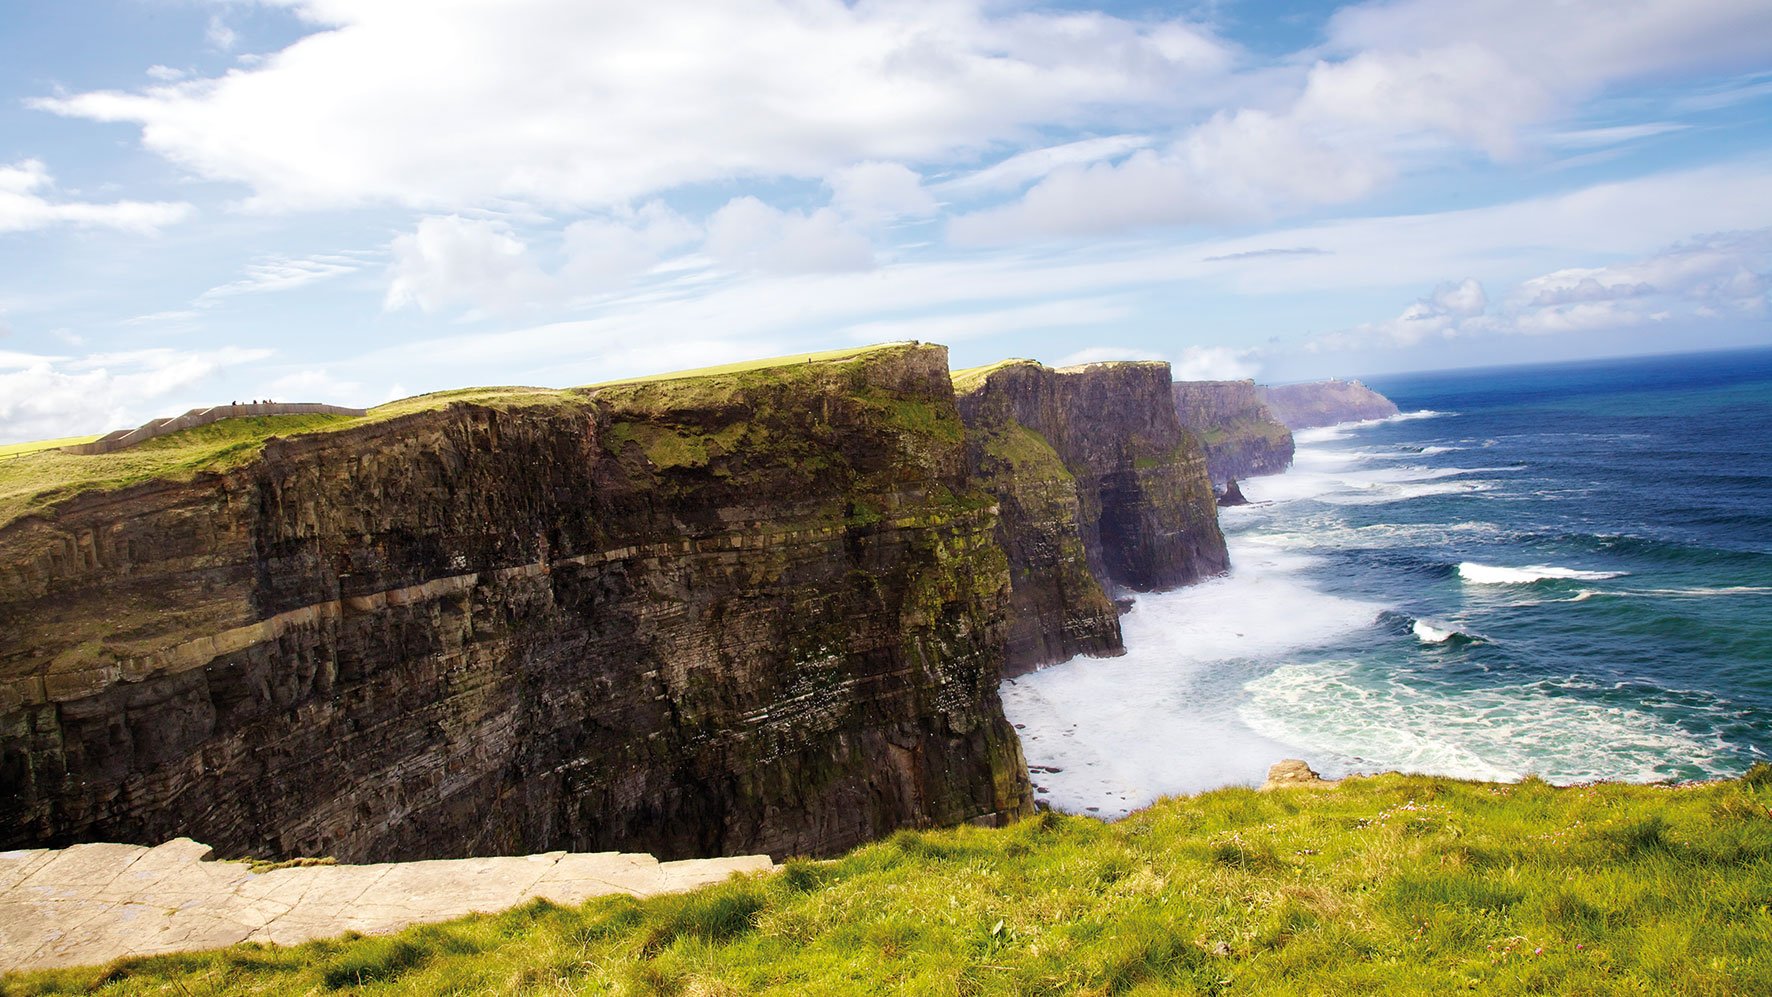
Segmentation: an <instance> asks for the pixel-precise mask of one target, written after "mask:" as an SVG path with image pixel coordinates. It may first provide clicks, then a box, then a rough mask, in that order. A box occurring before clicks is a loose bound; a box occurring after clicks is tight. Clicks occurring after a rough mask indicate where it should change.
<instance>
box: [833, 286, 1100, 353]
mask: <svg viewBox="0 0 1772 997" xmlns="http://www.w3.org/2000/svg"><path fill="white" fill-rule="evenodd" d="M1131 313H1132V309H1131V307H1130V306H1128V305H1127V304H1126V303H1125V302H1122V301H1116V300H1112V299H1107V298H1075V299H1070V300H1060V301H1043V302H1041V303H1039V304H1035V305H1017V306H1014V307H1010V308H996V309H991V310H988V311H968V312H961V313H958V314H954V313H943V314H937V315H923V316H918V317H916V318H905V319H882V320H878V321H873V322H862V323H859V324H856V325H851V326H847V327H845V328H844V329H843V330H842V334H843V335H845V336H847V337H848V338H850V339H853V340H856V341H858V342H863V343H893V342H899V341H902V340H907V339H921V340H925V341H929V342H936V343H956V342H961V341H964V340H967V339H980V338H983V337H986V336H1001V335H1008V334H1013V333H1018V332H1033V331H1035V330H1043V329H1065V328H1075V329H1079V330H1085V331H1087V330H1093V329H1097V328H1099V327H1102V326H1108V325H1111V324H1112V323H1115V322H1121V321H1124V320H1125V319H1126V317H1127V316H1128V315H1130V314H1131ZM1011 352H1013V351H1011Z"/></svg>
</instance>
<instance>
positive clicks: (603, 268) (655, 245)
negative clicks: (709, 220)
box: [564, 201, 702, 290]
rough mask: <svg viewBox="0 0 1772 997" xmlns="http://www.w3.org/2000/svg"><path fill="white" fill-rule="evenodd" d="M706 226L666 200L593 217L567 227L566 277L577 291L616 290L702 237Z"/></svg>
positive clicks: (565, 239) (649, 202)
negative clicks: (674, 209) (673, 208)
mask: <svg viewBox="0 0 1772 997" xmlns="http://www.w3.org/2000/svg"><path fill="white" fill-rule="evenodd" d="M701 236H702V230H701V227H700V226H698V225H695V224H693V223H691V222H690V221H689V220H688V219H685V218H684V217H683V216H682V215H679V214H678V213H677V212H675V211H673V210H671V209H670V207H669V206H667V205H666V204H664V202H662V201H648V202H647V203H645V204H644V205H642V206H641V207H640V208H639V209H638V210H633V211H624V212H620V213H617V214H614V215H611V216H609V217H599V218H587V219H584V220H582V221H577V222H573V223H572V224H571V225H568V226H567V227H566V232H565V236H564V243H565V252H566V260H567V262H566V265H565V270H564V276H565V278H566V280H567V281H568V283H569V284H570V285H571V286H572V288H573V289H578V290H595V289H599V288H605V287H611V286H615V285H617V284H619V283H621V282H623V281H625V280H627V279H628V278H631V277H633V276H635V275H637V274H641V273H645V272H646V271H648V270H650V269H652V268H653V267H655V266H657V265H658V263H659V262H660V261H662V260H663V259H664V258H665V256H666V255H667V254H669V253H670V252H671V251H672V250H676V249H681V248H682V247H684V246H686V245H688V244H690V243H692V242H694V241H695V240H697V239H699V238H701Z"/></svg>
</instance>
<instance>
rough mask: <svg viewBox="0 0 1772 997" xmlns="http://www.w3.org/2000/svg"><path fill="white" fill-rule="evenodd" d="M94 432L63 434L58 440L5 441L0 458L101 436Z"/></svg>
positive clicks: (88, 440)
mask: <svg viewBox="0 0 1772 997" xmlns="http://www.w3.org/2000/svg"><path fill="white" fill-rule="evenodd" d="M102 435H103V434H102V433H94V434H92V435H91V436H64V437H62V438H61V439H59V440H37V441H35V442H32V443H7V444H4V445H0V460H6V459H7V458H9V457H23V456H24V455H25V454H30V453H38V452H39V451H43V450H54V449H55V448H56V447H68V446H73V445H75V444H77V443H91V442H92V441H93V440H96V439H98V438H99V437H100V436H102Z"/></svg>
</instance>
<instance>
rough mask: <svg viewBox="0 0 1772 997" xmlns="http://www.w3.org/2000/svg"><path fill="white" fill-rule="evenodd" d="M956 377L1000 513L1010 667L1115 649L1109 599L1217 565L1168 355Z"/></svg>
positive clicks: (1210, 512)
mask: <svg viewBox="0 0 1772 997" xmlns="http://www.w3.org/2000/svg"><path fill="white" fill-rule="evenodd" d="M955 382H956V389H957V390H958V391H959V392H960V412H961V416H962V417H963V418H964V419H965V421H966V424H967V426H968V428H969V430H970V431H971V432H972V437H973V447H972V457H973V461H974V464H975V466H976V467H977V468H978V473H979V480H980V482H981V483H982V485H983V487H985V488H986V489H987V490H988V491H990V492H991V493H992V494H993V495H995V496H996V497H997V499H998V502H999V506H1000V508H1001V509H1002V510H1003V513H1002V516H1001V518H1000V519H999V526H998V536H999V540H1000V542H1001V543H1002V544H1003V546H1004V548H1005V550H1006V551H1007V552H1008V555H1009V564H1010V577H1011V592H1012V594H1011V600H1012V605H1013V606H1014V607H1015V611H1014V612H1013V613H1012V614H1011V622H1010V640H1009V656H1008V662H1009V663H1008V666H1007V674H1011V675H1014V674H1019V673H1021V672H1025V671H1029V670H1032V669H1033V668H1036V667H1038V666H1040V665H1042V664H1047V663H1050V662H1053V661H1062V660H1065V659H1067V658H1070V657H1072V656H1074V655H1076V654H1095V655H1101V654H1114V653H1120V652H1122V651H1123V646H1122V644H1121V641H1120V631H1119V622H1118V613H1117V611H1116V610H1115V608H1114V606H1113V604H1112V603H1111V602H1110V601H1109V599H1108V596H1110V595H1111V594H1113V593H1114V592H1115V591H1116V590H1117V589H1121V588H1124V589H1130V590H1133V591H1153V590H1159V589H1168V588H1174V587H1177V586H1180V585H1186V584H1189V583H1191V582H1194V581H1198V580H1199V579H1201V578H1205V577H1208V576H1211V575H1215V574H1219V573H1221V572H1223V571H1225V570H1226V569H1227V568H1228V566H1229V561H1228V558H1227V555H1226V553H1225V547H1224V536H1223V534H1221V533H1220V532H1219V529H1218V517H1217V512H1216V508H1215V506H1214V497H1213V492H1212V487H1211V482H1210V481H1209V480H1208V479H1207V476H1206V466H1205V460H1204V457H1203V455H1202V453H1201V451H1200V446H1199V443H1198V441H1197V440H1195V439H1194V438H1193V436H1192V435H1191V434H1189V433H1188V432H1187V431H1186V430H1184V429H1182V428H1181V426H1180V424H1179V423H1178V422H1177V421H1176V419H1175V411H1174V407H1173V404H1172V402H1171V400H1170V398H1171V396H1170V383H1169V367H1168V365H1167V364H1161V363H1113V364H1092V365H1088V366H1083V367H1071V368H1060V369H1056V370H1055V369H1052V368H1048V367H1045V366H1043V365H1041V364H1038V363H1034V362H1033V361H1026V360H1018V361H1009V362H1006V363H1003V364H998V365H995V366H993V367H989V368H980V369H978V370H975V371H963V372H960V373H959V374H957V375H956V377H955ZM1079 550H1080V552H1081V555H1082V558H1081V563H1079V562H1078V557H1077V552H1078V551H1079Z"/></svg>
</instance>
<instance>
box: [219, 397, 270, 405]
mask: <svg viewBox="0 0 1772 997" xmlns="http://www.w3.org/2000/svg"><path fill="white" fill-rule="evenodd" d="M228 404H229V405H239V404H240V403H239V402H229V403H228ZM246 404H248V405H275V404H277V403H276V402H273V401H271V400H270V399H269V398H254V399H253V400H252V401H249V402H247V403H246Z"/></svg>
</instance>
